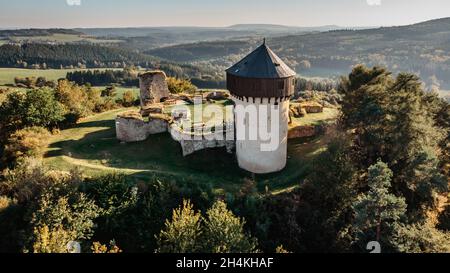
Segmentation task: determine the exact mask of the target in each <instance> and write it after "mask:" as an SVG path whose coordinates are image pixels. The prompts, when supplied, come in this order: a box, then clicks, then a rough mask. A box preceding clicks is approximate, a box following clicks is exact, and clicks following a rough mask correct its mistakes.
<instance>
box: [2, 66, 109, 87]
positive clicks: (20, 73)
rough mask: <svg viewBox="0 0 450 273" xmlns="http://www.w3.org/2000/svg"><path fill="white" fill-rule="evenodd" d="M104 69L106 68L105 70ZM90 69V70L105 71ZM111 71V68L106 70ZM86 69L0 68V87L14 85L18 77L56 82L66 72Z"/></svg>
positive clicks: (64, 75) (63, 76)
mask: <svg viewBox="0 0 450 273" xmlns="http://www.w3.org/2000/svg"><path fill="white" fill-rule="evenodd" d="M105 69H106V68H105ZM105 69H102V68H99V69H90V70H105ZM108 69H111V68H108ZM80 70H87V69H79V68H78V69H46V70H41V69H22V68H0V85H7V84H14V78H15V77H20V78H25V77H45V78H46V79H47V80H49V81H56V80H58V79H61V78H65V77H66V75H67V73H68V72H73V71H80Z"/></svg>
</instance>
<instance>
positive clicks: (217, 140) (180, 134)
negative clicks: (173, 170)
mask: <svg viewBox="0 0 450 273" xmlns="http://www.w3.org/2000/svg"><path fill="white" fill-rule="evenodd" d="M169 132H170V135H171V136H172V138H173V139H174V140H175V141H178V142H179V143H180V145H181V149H182V152H183V156H188V155H190V154H193V153H195V152H197V151H201V150H204V149H211V148H221V147H225V148H226V149H227V152H228V153H232V152H233V149H234V148H235V141H234V140H226V135H227V131H222V132H216V133H210V134H208V135H205V134H193V133H189V132H184V131H183V130H182V129H181V128H180V127H179V126H178V125H177V124H175V123H174V124H172V125H171V126H170V127H169ZM228 133H231V134H234V131H230V132H228Z"/></svg>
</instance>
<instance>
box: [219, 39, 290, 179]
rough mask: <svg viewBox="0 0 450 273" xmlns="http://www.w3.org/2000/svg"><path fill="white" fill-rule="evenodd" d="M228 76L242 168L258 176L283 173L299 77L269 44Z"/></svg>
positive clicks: (238, 65) (235, 66)
mask: <svg viewBox="0 0 450 273" xmlns="http://www.w3.org/2000/svg"><path fill="white" fill-rule="evenodd" d="M226 72H227V88H228V90H230V93H231V95H232V98H233V101H234V103H235V127H236V129H235V130H236V156H237V160H238V164H239V166H240V167H241V168H242V169H245V170H247V171H249V172H252V173H256V174H264V173H273V172H278V171H281V170H282V169H284V168H285V166H286V161H287V139H288V122H289V102H290V97H291V96H292V95H293V94H294V85H295V76H296V73H295V72H294V71H293V70H292V69H290V68H289V67H288V66H287V65H286V64H285V63H284V62H283V61H282V60H281V59H280V58H279V57H278V56H277V55H276V54H275V53H274V52H273V51H272V50H271V49H270V48H269V47H268V46H267V45H266V44H265V43H264V44H263V45H261V46H260V47H258V48H257V49H256V50H255V51H253V52H252V53H250V54H249V55H248V56H246V57H245V58H244V59H242V60H241V61H239V62H238V63H237V64H235V65H234V66H232V67H231V68H229V69H227V71H226ZM255 113H256V116H255ZM264 123H266V125H264ZM261 126H266V127H264V128H261ZM264 132H267V133H268V135H266V134H264ZM252 133H253V135H252ZM255 133H256V137H255ZM268 136H270V140H268V139H267V137H268ZM274 141H275V142H276V143H274Z"/></svg>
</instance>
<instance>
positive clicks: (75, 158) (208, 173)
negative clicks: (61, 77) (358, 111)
mask: <svg viewBox="0 0 450 273" xmlns="http://www.w3.org/2000/svg"><path fill="white" fill-rule="evenodd" d="M131 109H137V108H125V109H124V108H122V109H117V110H113V111H109V112H105V113H102V114H98V115H95V116H91V117H89V118H86V119H84V120H82V121H81V122H79V124H78V125H76V126H75V127H74V128H70V129H67V130H62V131H61V132H60V133H59V134H56V135H53V136H52V138H51V142H50V145H49V147H48V150H47V152H46V155H45V158H44V162H45V164H46V165H47V166H49V167H51V168H54V169H58V170H64V171H70V170H72V169H73V168H79V169H80V170H82V171H83V173H85V174H86V175H89V176H95V175H99V174H105V173H110V172H120V173H124V174H126V175H127V177H128V179H130V180H131V181H134V182H145V181H148V180H149V179H150V178H151V177H153V176H158V177H165V178H167V179H169V180H171V179H173V180H174V181H183V180H190V181H196V182H198V183H201V184H204V185H205V186H206V185H211V186H212V187H213V189H214V190H216V191H219V192H223V193H225V192H236V191H238V190H239V189H240V187H241V186H242V183H244V182H245V181H246V180H247V179H251V178H255V180H256V181H257V185H258V189H259V190H260V191H265V190H268V191H270V192H283V191H286V190H290V189H292V188H295V187H296V186H298V185H299V183H300V182H301V181H302V179H304V178H305V177H306V175H307V174H308V173H309V164H310V162H311V160H312V159H313V158H314V157H315V156H316V155H317V154H318V153H319V152H320V151H321V150H323V147H324V145H325V144H326V143H327V141H328V136H322V137H317V138H309V139H296V140H292V141H289V144H288V145H289V148H288V149H289V151H288V163H287V167H286V169H285V170H283V171H281V172H279V173H275V174H268V175H256V176H255V177H252V175H251V174H250V173H248V172H246V171H243V170H241V169H240V168H239V167H238V164H237V161H236V158H235V155H233V154H228V153H227V152H226V151H225V148H219V149H209V150H204V151H200V152H197V153H195V154H193V155H190V156H188V157H183V156H182V152H181V146H180V144H179V143H177V142H175V141H173V140H172V138H171V137H170V135H169V134H168V133H163V134H158V135H153V136H151V137H150V138H149V139H147V140H146V141H143V142H138V143H127V144H121V143H120V142H119V141H118V140H117V139H116V134H115V117H116V116H117V115H118V114H120V113H122V112H125V111H129V110H131ZM317 115H318V116H320V115H321V114H317Z"/></svg>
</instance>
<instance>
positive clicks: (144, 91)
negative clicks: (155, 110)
mask: <svg viewBox="0 0 450 273" xmlns="http://www.w3.org/2000/svg"><path fill="white" fill-rule="evenodd" d="M139 86H140V92H141V94H140V98H141V107H142V108H143V109H144V110H145V109H146V108H148V107H150V106H152V105H153V104H155V103H159V102H161V99H162V98H167V97H169V96H170V92H169V87H168V85H167V81H166V74H165V73H164V72H162V71H154V72H146V73H143V74H141V75H139Z"/></svg>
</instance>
